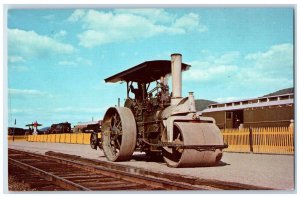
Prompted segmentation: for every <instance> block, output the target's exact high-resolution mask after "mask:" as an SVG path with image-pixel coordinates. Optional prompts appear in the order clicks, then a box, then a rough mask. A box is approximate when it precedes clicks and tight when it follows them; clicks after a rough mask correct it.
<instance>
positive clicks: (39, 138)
mask: <svg viewBox="0 0 300 198" xmlns="http://www.w3.org/2000/svg"><path fill="white" fill-rule="evenodd" d="M90 136H91V134H90V133H75V134H72V133H62V134H48V135H29V136H28V138H27V141H28V142H51V143H70V144H90Z"/></svg>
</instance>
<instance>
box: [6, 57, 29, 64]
mask: <svg viewBox="0 0 300 198" xmlns="http://www.w3.org/2000/svg"><path fill="white" fill-rule="evenodd" d="M8 62H10V63H23V62H26V60H25V59H24V58H23V57H22V56H9V57H8Z"/></svg>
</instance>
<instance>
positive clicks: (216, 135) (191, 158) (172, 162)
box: [163, 122, 224, 167]
mask: <svg viewBox="0 0 300 198" xmlns="http://www.w3.org/2000/svg"><path fill="white" fill-rule="evenodd" d="M173 143H175V144H181V145H223V144H224V142H223V139H222V137H221V134H220V130H219V128H218V127H217V126H216V125H215V124H211V123H191V122H175V123H174V128H173ZM163 158H164V161H165V162H166V163H167V165H168V166H170V167H198V166H213V165H217V164H218V163H219V161H220V160H221V158H222V151H221V150H220V149H216V150H203V151H199V150H196V149H182V148H178V147H177V148H176V147H164V148H163Z"/></svg>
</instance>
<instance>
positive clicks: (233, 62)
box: [183, 44, 294, 90]
mask: <svg viewBox="0 0 300 198" xmlns="http://www.w3.org/2000/svg"><path fill="white" fill-rule="evenodd" d="M206 55H207V57H206V58H205V59H204V60H203V61H199V60H194V61H191V62H189V64H191V65H192V68H191V69H190V70H189V71H187V72H185V73H183V79H184V80H187V81H194V82H201V83H203V82H206V83H214V84H215V85H222V86H223V87H226V88H228V89H234V88H237V87H239V89H241V88H242V87H245V88H248V89H252V90H253V89H266V88H268V87H279V88H286V87H290V86H293V58H294V57H293V45H292V44H279V45H274V46H270V48H269V49H267V50H266V51H261V52H256V53H251V54H247V55H245V56H244V57H241V56H240V53H239V52H237V51H236V52H227V53H224V54H221V55H220V56H214V55H211V54H210V53H208V54H206Z"/></svg>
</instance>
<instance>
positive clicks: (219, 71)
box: [183, 52, 239, 82]
mask: <svg viewBox="0 0 300 198" xmlns="http://www.w3.org/2000/svg"><path fill="white" fill-rule="evenodd" d="M238 58H239V53H238V52H227V53H224V54H222V55H220V56H219V57H216V56H212V55H210V56H208V57H207V58H206V59H207V60H204V61H199V60H194V61H191V62H189V64H190V65H191V66H192V68H191V69H190V70H188V71H186V72H184V73H183V79H184V80H187V81H196V82H210V81H216V80H218V81H219V80H220V79H226V78H228V77H231V76H232V75H233V74H235V73H236V72H237V71H238V69H239V68H238V66H237V65H236V64H235V62H236V61H237V59H238Z"/></svg>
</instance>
